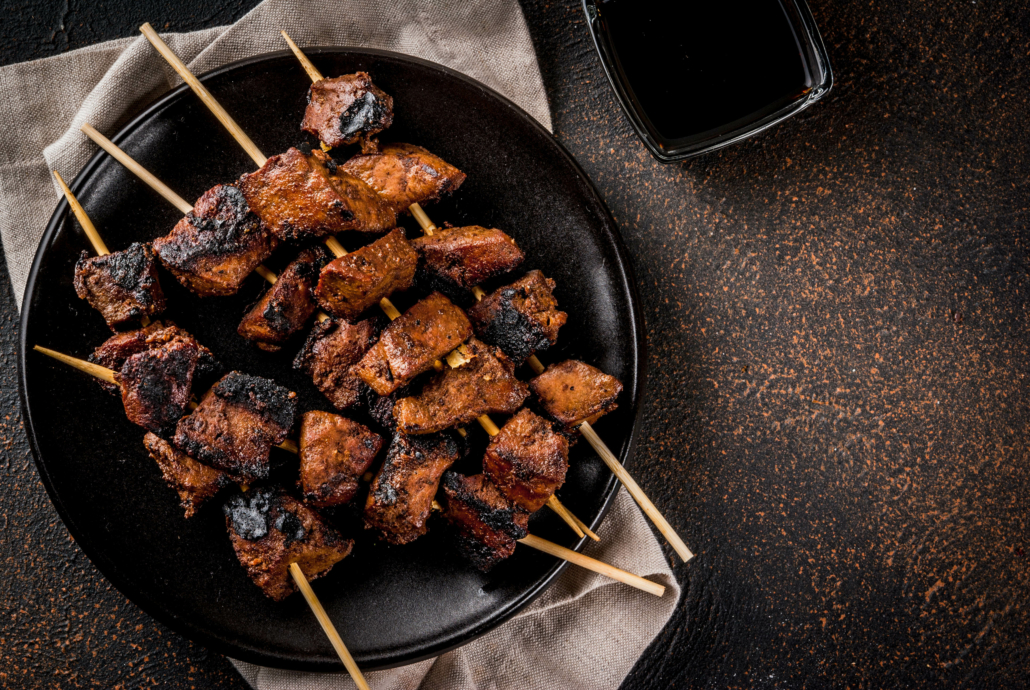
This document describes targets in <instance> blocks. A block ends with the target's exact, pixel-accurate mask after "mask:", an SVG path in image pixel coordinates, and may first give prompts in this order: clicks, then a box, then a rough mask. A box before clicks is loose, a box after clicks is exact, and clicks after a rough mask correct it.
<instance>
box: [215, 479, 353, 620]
mask: <svg viewBox="0 0 1030 690" xmlns="http://www.w3.org/2000/svg"><path fill="white" fill-rule="evenodd" d="M222 512H223V513H225V525H226V527H227V528H228V529H229V537H230V539H231V540H232V548H233V549H234V550H235V551H236V557H237V558H239V559H240V563H241V564H242V565H243V567H244V568H245V569H246V570H247V574H248V575H250V579H251V580H253V581H254V584H256V585H257V586H258V587H260V588H261V590H262V591H263V592H264V593H265V594H266V595H267V596H269V597H271V598H272V599H274V600H275V601H282V600H283V599H285V598H286V597H288V596H289V595H290V594H293V593H294V592H296V591H297V586H296V584H294V581H293V576H292V575H290V564H291V563H296V564H297V565H299V566H300V569H301V571H303V573H304V576H305V577H306V578H307V579H308V580H314V579H315V578H319V577H322V576H323V575H325V574H326V573H328V572H329V571H330V570H331V569H332V567H333V566H334V565H336V564H337V563H339V562H340V561H342V560H343V559H344V558H346V557H347V554H349V553H350V551H351V548H353V546H354V542H353V541H352V540H350V539H344V538H343V536H342V535H341V534H340V533H339V532H337V531H336V530H335V529H333V528H332V527H330V526H329V525H327V524H326V523H325V522H323V520H322V518H321V517H319V515H318V513H316V512H315V511H314V510H312V509H311V508H308V507H307V506H306V505H304V504H303V503H301V502H300V501H298V500H296V499H294V498H291V497H290V496H288V495H286V494H284V493H280V492H275V491H271V490H269V489H254V490H251V491H248V492H247V493H245V494H236V495H235V496H232V497H230V498H229V500H228V501H226V503H225V505H224V506H223V507H222Z"/></svg>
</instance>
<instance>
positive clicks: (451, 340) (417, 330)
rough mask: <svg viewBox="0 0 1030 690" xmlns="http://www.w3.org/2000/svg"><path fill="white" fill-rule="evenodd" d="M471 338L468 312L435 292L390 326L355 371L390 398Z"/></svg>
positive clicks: (376, 389) (376, 390)
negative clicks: (466, 313) (466, 314)
mask: <svg viewBox="0 0 1030 690" xmlns="http://www.w3.org/2000/svg"><path fill="white" fill-rule="evenodd" d="M470 335H472V325H471V324H470V323H469V320H468V318H467V317H466V316H465V312H463V311H462V310H461V309H459V308H458V307H456V306H454V305H453V304H451V301H450V300H449V299H447V298H446V297H444V296H443V295H441V294H440V293H439V292H434V293H433V294H431V295H429V296H428V297H426V298H425V299H424V300H422V301H421V302H417V303H416V304H415V305H414V306H413V307H411V309H409V310H408V311H406V312H404V313H403V314H401V316H400V317H398V318H397V319H396V320H395V321H394V322H393V323H391V324H390V325H389V326H387V327H386V329H385V330H384V331H383V335H382V336H381V337H380V338H379V342H378V343H376V344H375V345H373V346H372V349H371V350H369V351H368V352H366V353H365V356H364V357H362V358H361V361H360V362H358V363H357V364H356V365H354V368H353V372H354V373H355V374H356V375H357V376H358V377H360V378H361V380H362V381H364V382H365V383H367V384H368V385H369V386H370V387H371V388H372V390H374V391H375V392H376V393H377V394H379V395H389V394H390V393H393V392H394V391H395V390H397V389H398V388H400V387H401V386H403V385H404V384H406V383H407V382H408V381H410V380H411V379H413V378H415V377H416V376H418V375H419V374H421V373H422V372H424V371H429V370H430V369H431V368H432V367H433V362H434V361H436V360H438V359H439V358H441V357H443V356H444V355H446V354H447V353H448V352H450V351H451V350H453V349H454V348H456V347H458V345H461V344H462V343H463V342H465V339H466V338H468V337H469V336H470Z"/></svg>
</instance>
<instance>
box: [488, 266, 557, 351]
mask: <svg viewBox="0 0 1030 690" xmlns="http://www.w3.org/2000/svg"><path fill="white" fill-rule="evenodd" d="M552 290H554V281H553V280H551V279H550V278H545V277H544V274H543V273H541V272H540V271H530V272H529V273H527V274H526V275H525V276H523V277H522V278H520V279H519V280H517V281H515V282H514V283H512V284H511V285H506V286H504V287H502V288H500V289H499V290H495V291H494V292H492V293H490V294H489V295H487V296H486V297H484V298H483V301H482V302H479V303H478V304H476V305H474V306H473V307H472V308H471V309H469V319H471V320H472V326H473V328H475V329H476V335H477V336H479V337H480V338H482V339H483V342H487V343H490V344H491V345H496V346H497V347H499V348H501V349H502V350H504V353H505V354H506V355H508V356H509V357H511V358H512V360H514V361H515V362H518V363H521V362H523V361H525V360H526V359H527V358H528V357H529V356H530V355H532V354H533V353H534V352H539V351H541V350H546V349H547V348H549V347H550V346H551V345H554V343H555V342H556V341H557V340H558V329H559V328H561V327H562V326H563V325H564V324H565V320H566V319H567V318H568V315H567V314H566V313H565V312H563V311H558V301H557V300H555V299H554V295H553V294H552V292H551V291H552Z"/></svg>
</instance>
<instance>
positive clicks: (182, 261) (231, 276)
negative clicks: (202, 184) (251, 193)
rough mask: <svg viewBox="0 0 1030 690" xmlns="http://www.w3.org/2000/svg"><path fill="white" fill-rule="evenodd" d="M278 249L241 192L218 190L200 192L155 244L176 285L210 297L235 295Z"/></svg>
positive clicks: (218, 187)
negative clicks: (192, 203)
mask: <svg viewBox="0 0 1030 690" xmlns="http://www.w3.org/2000/svg"><path fill="white" fill-rule="evenodd" d="M277 244H278V240H276V238H275V236H273V235H272V234H271V233H270V232H269V231H268V229H267V228H266V227H265V226H264V225H263V224H262V223H261V220H260V219H259V218H258V217H257V216H256V215H255V214H254V213H252V212H251V209H250V207H249V206H248V205H247V201H246V199H245V198H244V197H243V194H242V193H241V192H240V190H239V189H238V188H237V187H236V186H235V185H226V184H220V185H216V186H214V187H212V188H211V189H209V190H207V191H206V192H204V194H203V196H201V197H200V198H199V199H197V203H196V204H195V205H194V206H193V210H192V211H190V212H189V213H187V214H186V215H185V216H184V217H183V218H182V220H180V221H179V222H178V223H177V224H176V225H175V227H174V228H172V231H171V232H170V233H168V235H166V236H165V237H161V238H158V239H156V240H154V250H155V251H156V252H157V256H158V258H159V259H161V263H162V264H163V265H164V267H165V268H167V269H168V270H169V271H170V272H171V273H172V274H173V275H174V276H175V277H176V278H178V279H179V282H180V283H182V284H183V285H185V286H186V287H187V288H189V289H190V290H192V291H193V292H195V293H196V294H198V295H200V296H201V297H209V296H213V295H232V294H234V293H235V292H236V291H237V290H239V289H240V285H241V284H242V283H243V281H244V279H246V277H247V276H248V275H250V274H251V272H252V271H253V270H254V269H255V268H257V266H258V265H259V264H260V263H261V262H262V261H264V260H265V259H267V258H268V257H269V256H271V254H272V251H273V250H274V249H275V247H276V245H277Z"/></svg>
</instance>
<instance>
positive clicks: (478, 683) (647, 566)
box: [0, 0, 679, 690]
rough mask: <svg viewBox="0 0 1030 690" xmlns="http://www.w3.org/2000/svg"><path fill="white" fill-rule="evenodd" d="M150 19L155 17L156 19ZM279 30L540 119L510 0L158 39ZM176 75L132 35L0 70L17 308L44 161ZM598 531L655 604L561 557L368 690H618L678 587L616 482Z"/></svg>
mask: <svg viewBox="0 0 1030 690" xmlns="http://www.w3.org/2000/svg"><path fill="white" fill-rule="evenodd" d="M153 23H154V24H155V25H157V26H160V18H159V17H155V18H154V22H153ZM280 29H286V30H287V31H288V32H289V33H290V35H291V37H293V38H294V40H296V41H297V43H298V44H299V45H301V46H306V45H344V46H346V45H353V46H364V47H370V48H381V49H386V50H393V51H396V52H400V53H407V54H409V55H414V56H417V57H420V58H423V59H426V60H430V61H433V62H437V63H440V64H443V65H446V66H447V67H450V68H452V69H456V70H458V71H460V72H463V73H465V74H467V75H469V76H470V77H473V78H475V79H477V80H479V81H481V82H483V83H485V84H486V85H488V86H490V87H491V88H493V89H495V90H497V91H499V92H500V93H502V94H504V95H505V96H507V97H508V98H510V99H511V100H513V101H514V102H515V103H517V104H518V105H520V106H521V107H522V108H523V109H525V110H526V111H527V112H528V113H529V114H530V115H532V116H533V117H534V118H536V119H537V120H539V121H540V122H541V123H542V124H543V125H544V126H545V127H547V128H548V129H550V127H551V119H550V112H549V110H548V107H547V100H546V96H545V94H544V89H543V83H542V81H541V79H540V72H539V68H538V66H537V62H536V55H535V53H534V51H533V45H532V42H531V41H530V38H529V33H528V31H527V29H526V25H525V20H524V19H523V17H522V13H521V11H520V9H519V6H518V4H517V3H516V2H509V1H506V0H476V1H468V2H458V1H453V2H434V1H433V0H392V1H391V2H389V3H382V2H377V1H376V0H337V1H336V2H314V1H312V0H266V1H265V2H263V3H262V4H260V5H258V6H257V7H256V8H255V9H254V10H252V11H251V12H250V13H248V14H247V15H246V16H244V17H243V18H242V19H241V20H240V21H238V22H237V23H236V24H234V25H232V26H228V27H218V28H215V29H208V30H205V31H196V32H193V33H188V34H170V35H166V36H165V37H164V38H165V40H166V41H167V42H168V44H169V45H170V46H171V47H172V49H173V50H174V51H175V52H176V53H177V54H178V55H179V56H180V57H181V58H182V59H183V61H184V62H186V64H187V65H189V67H190V68H191V69H192V70H193V71H194V72H198V73H199V72H204V71H207V70H211V69H214V68H216V67H218V66H220V65H223V64H226V63H228V62H232V61H234V60H239V59H243V58H246V57H250V56H252V55H257V54H261V53H266V52H271V51H276V50H282V49H283V48H284V45H283V42H282V39H281V38H280V36H279V30H280ZM180 83H181V82H180V80H179V78H178V76H176V75H175V74H174V72H172V71H171V69H170V68H168V66H167V65H166V64H165V62H164V61H163V60H162V59H161V58H160V57H159V56H158V55H157V53H156V52H155V51H154V50H153V48H152V47H151V46H150V44H149V43H147V42H146V40H145V39H143V38H142V37H136V38H125V39H120V40H116V41H109V42H107V43H102V44H99V45H95V46H90V47H88V48H83V49H81V50H76V51H73V52H70V53H66V54H64V55H60V56H56V57H51V58H46V59H43V60H36V61H33V62H25V63H21V64H17V65H10V66H8V67H4V68H0V118H2V119H0V121H3V122H13V123H18V126H17V128H8V129H7V130H6V132H5V133H4V134H2V135H0V238H2V240H3V245H4V251H5V253H6V256H7V267H8V271H9V273H10V276H11V282H12V283H13V286H14V292H15V295H16V296H17V298H18V303H19V306H20V304H21V299H22V293H23V292H24V288H25V282H26V279H27V277H28V272H29V268H30V266H31V264H32V259H33V257H34V255H35V252H36V247H37V245H38V244H39V239H40V237H41V236H42V234H43V230H44V229H45V226H46V223H47V220H48V219H49V217H50V214H51V213H53V209H54V206H55V205H56V203H57V201H58V199H59V198H60V193H59V191H58V189H57V188H56V186H55V185H54V181H53V179H52V176H51V174H50V171H51V170H57V171H59V172H60V173H61V174H62V175H63V176H64V177H66V178H67V179H70V178H72V177H74V176H75V175H76V174H77V173H78V171H79V170H80V169H81V168H82V166H83V165H84V164H85V163H86V161H87V160H88V159H89V158H90V156H92V155H93V153H94V152H95V151H96V147H95V146H94V145H93V144H92V143H91V142H90V141H89V140H88V139H86V137H85V136H84V135H82V134H81V132H79V127H80V125H82V124H83V123H84V122H89V123H90V124H92V125H93V126H95V127H96V128H97V129H99V130H100V131H102V132H104V133H106V134H109V135H110V134H113V133H114V132H115V131H117V130H118V128H119V127H121V126H122V125H123V124H124V123H125V122H126V121H127V120H128V119H129V117H131V116H132V115H134V114H135V113H137V112H139V110H140V109H141V108H142V107H143V106H144V105H146V104H147V103H148V102H150V101H152V100H154V99H155V98H157V97H158V96H160V95H161V94H162V93H164V92H166V91H168V90H169V89H170V88H172V87H174V86H177V85H178V84H180ZM415 143H417V142H415ZM598 534H599V535H600V536H601V538H602V542H601V543H600V544H591V545H590V546H589V547H588V549H587V553H588V554H590V555H592V556H594V557H597V558H600V559H602V560H604V561H606V562H608V563H611V564H613V565H616V566H618V567H621V568H624V569H626V570H629V571H631V572H633V573H637V574H639V575H642V576H644V577H649V578H651V579H654V580H656V581H658V582H661V583H662V584H664V585H666V587H667V588H668V589H667V590H666V593H665V596H664V597H663V598H661V599H658V598H656V597H653V596H651V595H649V594H644V593H642V592H639V591H637V590H635V589H632V588H630V587H627V586H625V585H621V584H618V583H613V582H612V581H611V580H607V579H605V578H602V577H600V576H597V575H594V574H592V573H589V572H588V571H584V570H582V569H579V568H575V567H570V568H568V569H567V570H566V571H565V573H564V574H563V575H562V576H561V577H560V578H559V579H558V581H557V582H556V583H555V584H554V585H553V586H552V587H551V588H550V589H549V590H548V591H547V592H545V593H544V594H543V595H542V596H541V597H540V599H538V600H537V601H536V602H534V603H533V604H532V605H531V606H529V607H528V608H527V609H526V610H525V611H523V612H522V613H520V614H519V615H518V616H516V617H515V618H514V619H512V620H511V621H509V622H507V623H505V624H504V625H502V626H500V627H499V628H497V629H496V630H494V631H492V632H490V633H488V634H487V635H485V636H483V637H481V638H479V639H478V640H476V641H474V642H472V643H470V644H468V645H465V646H464V647H461V648H459V649H457V650H455V651H452V652H449V653H447V654H444V655H442V656H440V657H438V658H436V659H431V660H427V661H423V662H421V663H418V664H412V665H410V666H406V667H404V668H399V669H393V670H389V671H381V672H376V673H372V674H369V675H370V680H371V684H372V687H373V688H374V689H375V690H380V689H386V688H390V689H396V690H410V689H414V688H420V689H421V690H430V689H434V690H435V689H437V688H440V689H441V690H442V689H444V688H447V689H448V690H450V689H460V688H470V689H471V688H476V689H488V688H497V689H503V688H519V689H520V690H533V689H535V688H568V689H582V690H588V689H591V690H592V689H597V690H609V689H611V688H615V687H617V686H618V685H619V684H620V683H621V682H622V680H623V678H625V676H626V674H628V673H629V671H630V669H631V668H632V667H633V664H634V663H635V662H636V660H637V658H638V657H639V656H640V654H641V653H642V652H643V651H644V649H645V648H646V647H647V645H648V644H649V643H650V642H651V640H652V639H654V636H655V635H657V634H658V631H659V630H661V629H662V627H663V626H664V625H665V623H666V622H667V621H668V619H669V617H670V616H671V615H672V611H673V609H674V608H675V606H676V602H677V601H678V599H679V586H678V585H677V583H676V581H675V579H674V578H673V575H672V572H671V571H670V569H669V567H668V565H667V564H666V562H665V559H664V557H663V554H662V551H661V549H660V548H659V546H658V543H657V542H656V541H655V538H654V536H653V534H652V533H651V530H650V528H649V526H648V524H647V523H646V522H645V520H644V518H643V516H642V515H641V513H640V511H639V509H638V508H637V507H636V505H635V504H634V503H633V501H632V499H630V498H629V496H628V495H627V494H626V492H625V490H622V491H620V492H619V495H618V496H617V498H616V500H615V504H614V506H613V508H612V511H611V513H610V514H609V516H608V518H607V519H606V520H605V522H604V524H603V525H602V526H601V528H600V529H599V530H598ZM520 548H526V547H520ZM316 590H317V586H316ZM344 626H345V624H344V623H342V622H341V623H340V627H341V628H344ZM233 663H234V664H235V665H236V667H237V668H238V669H239V671H240V673H241V674H242V675H243V677H244V678H246V679H247V681H248V682H249V683H251V685H253V686H254V687H256V688H259V689H260V690H278V689H280V688H283V689H285V688H298V689H305V690H306V689H310V690H315V689H322V688H325V689H329V688H350V687H353V684H352V683H351V681H350V679H349V678H348V677H347V676H346V675H343V674H304V673H296V672H288V671H279V670H276V669H267V668H261V667H258V666H253V665H251V664H246V663H243V662H240V661H235V660H233Z"/></svg>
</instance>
